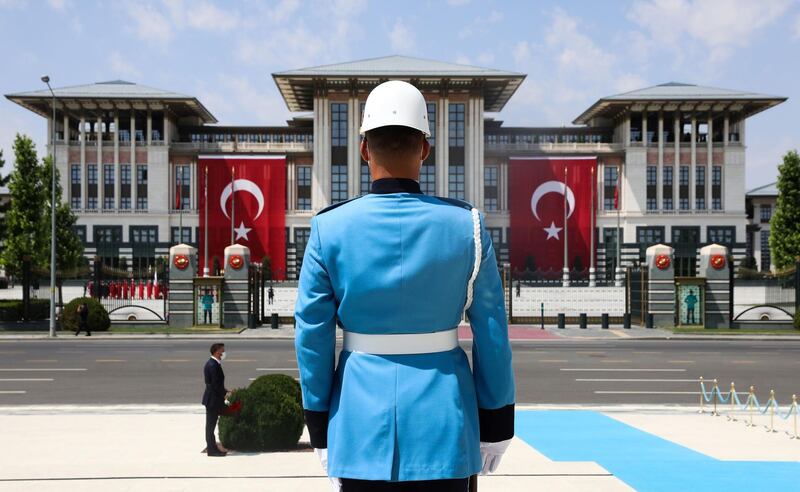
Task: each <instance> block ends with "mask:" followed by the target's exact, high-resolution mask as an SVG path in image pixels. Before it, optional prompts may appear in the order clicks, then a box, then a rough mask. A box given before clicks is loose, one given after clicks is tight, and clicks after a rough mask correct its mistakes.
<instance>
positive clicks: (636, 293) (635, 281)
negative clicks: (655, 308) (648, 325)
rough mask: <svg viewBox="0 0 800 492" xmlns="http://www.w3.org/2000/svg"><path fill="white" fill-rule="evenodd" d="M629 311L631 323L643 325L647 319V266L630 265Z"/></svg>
mask: <svg viewBox="0 0 800 492" xmlns="http://www.w3.org/2000/svg"><path fill="white" fill-rule="evenodd" d="M627 276H628V296H627V297H628V306H627V307H628V313H630V315H631V323H636V324H639V325H643V324H644V322H645V320H646V319H647V268H645V267H641V266H637V267H628V275H627Z"/></svg>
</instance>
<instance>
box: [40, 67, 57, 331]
mask: <svg viewBox="0 0 800 492" xmlns="http://www.w3.org/2000/svg"><path fill="white" fill-rule="evenodd" d="M42 82H44V83H45V84H47V88H48V89H49V90H50V94H52V96H53V122H52V124H51V125H50V126H51V127H52V131H51V132H50V165H51V166H52V173H51V175H52V182H51V183H50V192H51V193H50V338H54V337H55V336H56V93H55V92H53V88H52V87H50V77H49V76H47V75H45V76H44V77H42Z"/></svg>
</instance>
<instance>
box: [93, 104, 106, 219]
mask: <svg viewBox="0 0 800 492" xmlns="http://www.w3.org/2000/svg"><path fill="white" fill-rule="evenodd" d="M94 124H95V129H94V133H95V138H96V139H97V141H96V142H95V144H97V147H96V148H95V151H96V152H97V202H98V203H97V208H98V209H99V210H104V208H105V201H106V190H105V187H106V172H105V171H106V167H105V165H104V164H105V163H104V162H103V120H102V119H101V118H100V117H99V116H98V117H97V119H96V120H95V123H94Z"/></svg>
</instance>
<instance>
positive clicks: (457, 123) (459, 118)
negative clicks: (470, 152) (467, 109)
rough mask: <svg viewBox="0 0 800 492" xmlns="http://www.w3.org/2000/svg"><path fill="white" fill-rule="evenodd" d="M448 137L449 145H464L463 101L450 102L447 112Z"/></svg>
mask: <svg viewBox="0 0 800 492" xmlns="http://www.w3.org/2000/svg"><path fill="white" fill-rule="evenodd" d="M448 116H449V119H448V121H447V124H448V137H449V143H450V147H463V146H464V103H451V104H450V107H449V112H448Z"/></svg>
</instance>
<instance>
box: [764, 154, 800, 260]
mask: <svg viewBox="0 0 800 492" xmlns="http://www.w3.org/2000/svg"><path fill="white" fill-rule="evenodd" d="M769 227H770V234H769V248H770V250H771V254H772V259H773V261H774V262H775V267H776V268H777V269H778V270H782V269H784V268H788V267H791V266H792V265H794V264H795V262H796V261H797V259H798V257H800V155H798V154H797V151H796V150H792V151H789V152H787V153H786V155H784V156H783V164H781V165H780V166H779V167H778V205H777V206H776V208H775V213H774V214H773V215H772V219H771V220H770V223H769Z"/></svg>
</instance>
